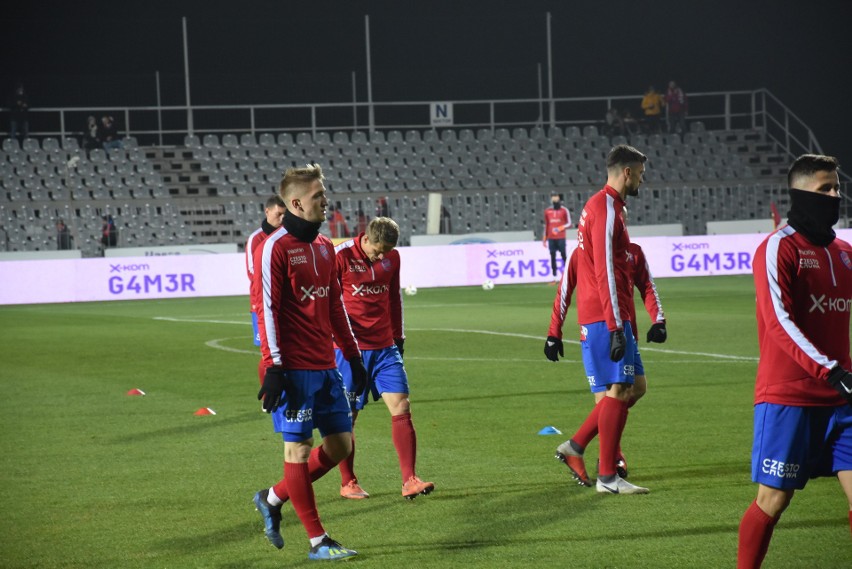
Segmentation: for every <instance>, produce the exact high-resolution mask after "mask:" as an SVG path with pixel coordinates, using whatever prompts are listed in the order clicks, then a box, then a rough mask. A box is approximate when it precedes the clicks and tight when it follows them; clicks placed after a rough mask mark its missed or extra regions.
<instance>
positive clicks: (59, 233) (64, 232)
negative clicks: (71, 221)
mask: <svg viewBox="0 0 852 569" xmlns="http://www.w3.org/2000/svg"><path fill="white" fill-rule="evenodd" d="M56 248H57V249H58V250H59V251H67V250H69V249H71V232H70V231H68V226H67V225H65V222H64V221H63V220H62V219H60V220H59V221H57V222H56Z"/></svg>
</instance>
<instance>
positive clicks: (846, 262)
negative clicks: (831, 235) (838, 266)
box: [840, 251, 852, 270]
mask: <svg viewBox="0 0 852 569" xmlns="http://www.w3.org/2000/svg"><path fill="white" fill-rule="evenodd" d="M840 260H841V262H842V263H843V266H845V267H846V268H847V269H850V270H852V259H850V258H849V253H847V252H846V251H841V252H840Z"/></svg>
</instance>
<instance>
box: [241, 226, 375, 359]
mask: <svg viewBox="0 0 852 569" xmlns="http://www.w3.org/2000/svg"><path fill="white" fill-rule="evenodd" d="M254 265H255V277H254V279H253V280H252V296H253V297H257V298H260V299H261V306H260V308H259V309H258V325H259V328H260V338H261V354H262V355H263V365H264V366H265V367H270V366H281V367H283V368H284V369H288V370H294V369H297V370H324V369H331V368H334V367H335V361H334V347H333V344H332V340H331V338H332V336H334V338H335V339H336V340H337V342H338V345H339V346H340V348H341V349H342V350H343V353H344V355H345V356H346V358H347V359H348V358H352V357H356V356H358V355H359V350H358V344H357V342H356V341H355V338H354V336H353V333H352V329H351V328H350V326H349V318H348V316H347V314H346V309H345V308H344V306H343V299H342V296H341V292H340V283H339V282H338V280H337V271H336V269H335V260H334V246H333V245H332V243H331V241H330V240H329V239H328V238H327V237H325V236H323V235H318V236H317V237H316V238H315V239H314V240H313V241H312V242H309V243H308V242H305V241H301V240H299V239H297V238H296V237H295V236H294V235H292V234H291V233H289V232H288V231H287V229H286V228H284V227H280V228H279V229H277V230H276V231H275V232H274V233H272V234H271V235H270V236H269V237H268V238H267V239H266V241H265V242H264V243H263V246H262V247H258V248H257V249H256V251H255V255H254ZM285 346H286V350H287V351H286V352H285V351H284V348H285Z"/></svg>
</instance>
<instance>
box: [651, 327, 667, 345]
mask: <svg viewBox="0 0 852 569" xmlns="http://www.w3.org/2000/svg"><path fill="white" fill-rule="evenodd" d="M666 338H668V334H667V333H666V323H665V322H657V323H655V324H651V328H650V329H649V330H648V336H647V337H646V340H648V341H649V342H655V343H657V344H662V343H663V342H665V341H666Z"/></svg>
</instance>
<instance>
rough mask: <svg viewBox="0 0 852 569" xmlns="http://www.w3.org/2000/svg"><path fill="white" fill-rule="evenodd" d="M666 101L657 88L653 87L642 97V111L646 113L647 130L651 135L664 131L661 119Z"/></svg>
mask: <svg viewBox="0 0 852 569" xmlns="http://www.w3.org/2000/svg"><path fill="white" fill-rule="evenodd" d="M665 106H666V101H665V100H664V99H663V96H662V95H661V94H660V93H658V92H657V88H656V87H654V86H653V85H651V86H650V87H648V90H647V91H646V92H645V96H644V97H642V111H643V112H644V113H645V129H646V131H647V132H649V133H657V132H660V131H661V130H662V126H661V125H662V123H661V121H660V119H661V118H662V115H663V107H665Z"/></svg>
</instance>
